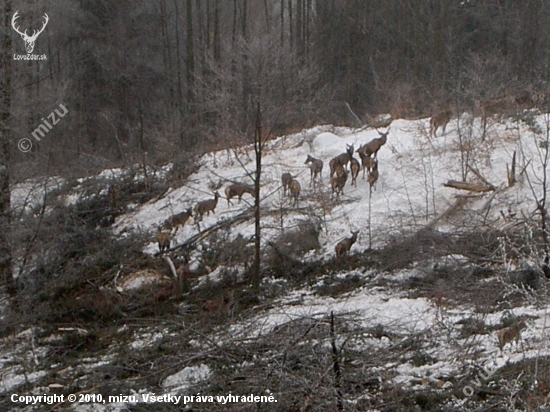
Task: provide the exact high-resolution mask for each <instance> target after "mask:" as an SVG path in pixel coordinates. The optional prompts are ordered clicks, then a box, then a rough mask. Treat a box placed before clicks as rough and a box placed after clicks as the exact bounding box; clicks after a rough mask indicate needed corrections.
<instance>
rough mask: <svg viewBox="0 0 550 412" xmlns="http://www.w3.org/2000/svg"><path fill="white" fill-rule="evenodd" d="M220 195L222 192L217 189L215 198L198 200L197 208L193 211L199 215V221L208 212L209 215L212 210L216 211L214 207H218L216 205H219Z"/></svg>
mask: <svg viewBox="0 0 550 412" xmlns="http://www.w3.org/2000/svg"><path fill="white" fill-rule="evenodd" d="M219 197H220V194H219V193H218V192H217V191H216V192H214V199H208V200H203V201H200V202H198V203H197V204H196V205H195V208H194V209H193V212H194V213H195V216H196V217H197V221H200V220H202V216H203V215H204V214H205V213H206V215H207V216H208V215H209V214H210V212H212V213H215V212H214V209H216V206H217V205H218V198H219Z"/></svg>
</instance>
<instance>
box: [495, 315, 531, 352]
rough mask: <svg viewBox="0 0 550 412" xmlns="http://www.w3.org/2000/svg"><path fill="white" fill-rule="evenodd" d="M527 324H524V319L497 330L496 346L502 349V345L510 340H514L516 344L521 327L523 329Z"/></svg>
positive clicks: (519, 336)
mask: <svg viewBox="0 0 550 412" xmlns="http://www.w3.org/2000/svg"><path fill="white" fill-rule="evenodd" d="M526 327H527V325H526V324H525V321H523V320H522V321H520V322H518V323H516V324H515V325H512V326H509V327H507V328H503V329H500V330H498V331H497V337H498V347H499V348H500V350H501V351H502V348H503V347H504V345H506V344H507V343H508V342H511V341H512V340H514V339H515V340H516V346H517V344H518V342H519V339H520V338H521V331H522V329H525V328H526Z"/></svg>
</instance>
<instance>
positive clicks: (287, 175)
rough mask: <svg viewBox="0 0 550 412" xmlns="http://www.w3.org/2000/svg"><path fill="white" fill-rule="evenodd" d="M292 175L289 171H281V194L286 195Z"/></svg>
mask: <svg viewBox="0 0 550 412" xmlns="http://www.w3.org/2000/svg"><path fill="white" fill-rule="evenodd" d="M292 180H293V177H292V175H291V174H290V173H283V175H282V176H281V182H282V184H283V196H286V192H287V190H288V189H289V188H290V182H292Z"/></svg>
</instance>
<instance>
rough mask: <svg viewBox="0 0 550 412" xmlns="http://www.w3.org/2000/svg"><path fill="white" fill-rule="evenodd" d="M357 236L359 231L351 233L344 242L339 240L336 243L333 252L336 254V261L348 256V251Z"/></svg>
mask: <svg viewBox="0 0 550 412" xmlns="http://www.w3.org/2000/svg"><path fill="white" fill-rule="evenodd" d="M358 234H359V231H358V230H357V231H355V232H354V231H353V230H352V231H351V237H347V238H345V239H344V240H341V241H340V242H338V244H337V245H336V247H335V248H334V251H335V252H336V261H340V259H341V258H342V257H343V256H345V255H349V251H350V249H351V247H352V246H353V244H354V243H355V241H356V240H357V235H358Z"/></svg>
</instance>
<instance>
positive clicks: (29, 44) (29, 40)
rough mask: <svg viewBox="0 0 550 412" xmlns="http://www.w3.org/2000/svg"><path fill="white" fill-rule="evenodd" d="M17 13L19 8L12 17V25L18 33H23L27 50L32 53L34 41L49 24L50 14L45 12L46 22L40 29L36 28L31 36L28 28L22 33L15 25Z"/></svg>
mask: <svg viewBox="0 0 550 412" xmlns="http://www.w3.org/2000/svg"><path fill="white" fill-rule="evenodd" d="M17 13H19V10H17V11H16V12H15V14H14V15H13V18H12V19H11V25H12V27H13V29H14V30H15V31H16V32H17V33H19V34H20V35H21V37H22V38H23V40H24V41H25V49H26V50H27V53H29V54H30V53H32V51H33V50H34V42H35V41H36V39H37V37H38V35H39V34H40V33H42V32H43V31H44V29H45V28H46V25H47V24H48V21H49V20H50V18H49V17H48V15H47V14H46V13H44V24H43V25H42V28H41V29H40V30H34V31H33V33H32V36H29V35H27V30H25V32H23V33H22V32H21V31H19V27H16V26H15V20H17V18H18V17H19V16H18V15H17Z"/></svg>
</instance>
